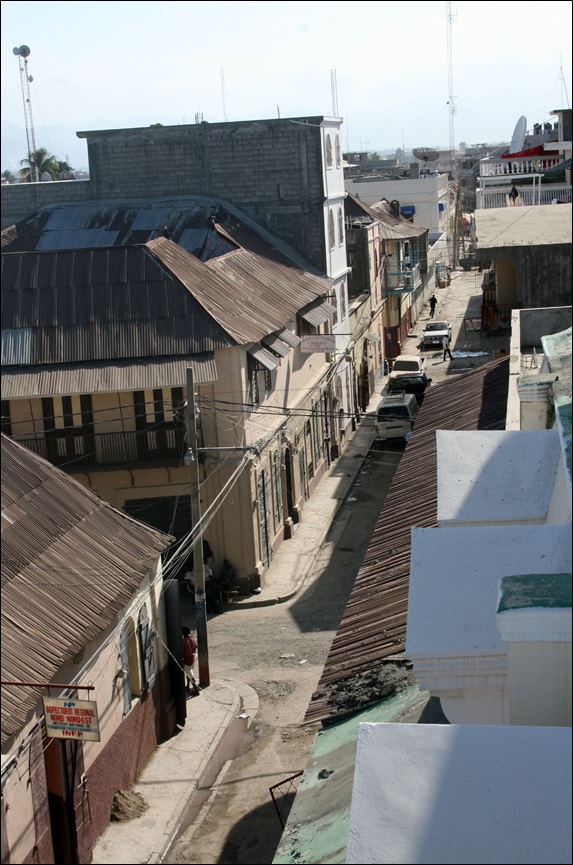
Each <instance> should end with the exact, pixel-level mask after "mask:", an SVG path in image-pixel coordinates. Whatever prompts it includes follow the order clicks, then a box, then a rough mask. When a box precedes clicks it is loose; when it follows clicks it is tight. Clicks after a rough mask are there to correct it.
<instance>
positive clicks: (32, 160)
mask: <svg viewBox="0 0 573 865" xmlns="http://www.w3.org/2000/svg"><path fill="white" fill-rule="evenodd" d="M13 54H15V55H16V57H17V58H18V63H19V64H20V82H21V84H22V100H23V102H24V121H25V123H26V140H27V142H28V162H29V164H30V174H31V178H32V180H36V181H38V180H39V179H40V176H39V172H38V161H37V157H36V136H35V135H34V119H33V117H32V98H31V96H30V82H31V81H33V80H34V79H33V78H32V76H31V75H29V74H28V57H29V56H30V49H29V48H28V46H27V45H20V47H19V48H14V49H13Z"/></svg>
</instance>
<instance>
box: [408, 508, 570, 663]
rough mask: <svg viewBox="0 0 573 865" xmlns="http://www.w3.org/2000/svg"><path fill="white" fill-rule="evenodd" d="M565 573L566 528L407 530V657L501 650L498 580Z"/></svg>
mask: <svg viewBox="0 0 573 865" xmlns="http://www.w3.org/2000/svg"><path fill="white" fill-rule="evenodd" d="M570 571H571V526H570V525H563V526H562V525H554V524H552V525H542V526H537V525H525V526H477V527H470V528H465V527H460V528H439V529H417V528H414V529H412V554H411V564H410V591H409V596H408V625H407V635H406V655H407V656H408V657H409V658H411V659H412V660H415V658H416V657H423V656H432V657H435V656H436V655H444V654H445V655H448V654H449V655H452V656H457V655H460V654H463V655H466V656H467V655H479V654H483V653H487V652H491V653H496V652H500V651H505V644H504V643H503V642H502V640H501V638H500V635H499V631H498V628H497V624H496V610H497V606H498V600H499V590H500V589H499V584H500V580H501V579H502V577H507V576H514V575H517V574H560V573H570Z"/></svg>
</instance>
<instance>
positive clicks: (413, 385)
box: [388, 372, 432, 405]
mask: <svg viewBox="0 0 573 865" xmlns="http://www.w3.org/2000/svg"><path fill="white" fill-rule="evenodd" d="M431 381H432V379H431V378H428V376H427V375H426V373H425V372H411V373H404V374H403V375H400V376H398V377H397V378H393V379H390V380H389V382H388V393H413V394H414V396H415V397H416V399H417V400H418V403H419V405H421V404H422V400H423V399H424V394H425V393H426V390H427V389H428V387H429V385H430V382H431Z"/></svg>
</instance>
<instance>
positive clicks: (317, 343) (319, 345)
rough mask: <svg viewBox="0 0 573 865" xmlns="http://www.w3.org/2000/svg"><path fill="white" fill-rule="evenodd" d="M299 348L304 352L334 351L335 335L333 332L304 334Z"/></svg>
mask: <svg viewBox="0 0 573 865" xmlns="http://www.w3.org/2000/svg"><path fill="white" fill-rule="evenodd" d="M300 350H301V351H302V352H304V354H313V353H314V352H316V351H322V352H333V351H336V336H335V334H333V333H316V334H305V335H304V336H303V337H302V341H301V345H300Z"/></svg>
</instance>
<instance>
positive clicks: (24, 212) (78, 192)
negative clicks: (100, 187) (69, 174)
mask: <svg viewBox="0 0 573 865" xmlns="http://www.w3.org/2000/svg"><path fill="white" fill-rule="evenodd" d="M91 198H93V193H92V185H91V181H90V180H58V181H53V182H52V183H49V182H46V183H14V184H3V185H2V228H6V227H7V226H9V225H14V223H16V222H20V220H22V219H26V217H27V216H30V214H31V213H33V212H34V211H35V210H39V209H40V208H41V207H47V206H48V205H50V204H74V203H76V202H78V201H89V200H90V199H91Z"/></svg>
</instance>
